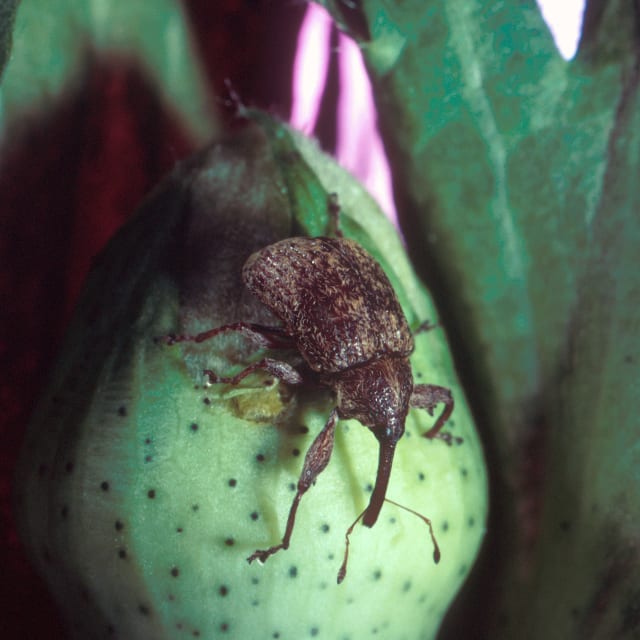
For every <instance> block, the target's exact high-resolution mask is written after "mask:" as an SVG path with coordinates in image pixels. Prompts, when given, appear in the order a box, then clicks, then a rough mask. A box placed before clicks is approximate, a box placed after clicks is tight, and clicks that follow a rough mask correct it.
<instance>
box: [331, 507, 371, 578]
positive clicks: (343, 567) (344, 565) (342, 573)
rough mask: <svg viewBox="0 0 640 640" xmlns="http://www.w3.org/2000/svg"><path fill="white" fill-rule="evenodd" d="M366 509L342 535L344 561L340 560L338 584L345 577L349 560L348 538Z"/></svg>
mask: <svg viewBox="0 0 640 640" xmlns="http://www.w3.org/2000/svg"><path fill="white" fill-rule="evenodd" d="M366 511H367V510H366V509H365V510H364V511H363V512H362V513H361V514H360V515H359V516H358V517H357V518H356V519H355V520H354V521H353V522H352V523H351V526H350V527H349V528H348V529H347V532H346V533H345V535H344V540H345V546H344V559H343V560H342V564H341V565H340V570H339V571H338V584H340V583H341V582H342V581H343V580H344V578H345V576H346V575H347V561H348V560H349V536H350V535H351V533H352V531H353V529H354V527H355V526H356V525H357V524H358V522H360V520H361V518H362V516H363V515H364V514H365V513H366Z"/></svg>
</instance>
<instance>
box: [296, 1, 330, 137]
mask: <svg viewBox="0 0 640 640" xmlns="http://www.w3.org/2000/svg"><path fill="white" fill-rule="evenodd" d="M332 27H333V22H332V20H331V16H330V15H329V14H328V13H327V11H326V10H325V9H324V8H323V7H321V6H320V5H317V4H315V3H313V2H311V3H309V8H308V9H307V12H306V13H305V15H304V19H303V21H302V26H301V27H300V33H299V34H298V46H297V48H296V59H295V61H294V64H293V105H292V107H291V116H290V117H289V122H290V123H291V126H292V127H294V128H296V129H298V130H299V131H302V132H304V133H307V134H310V133H312V132H313V130H314V129H315V126H316V122H317V121H318V112H319V111H320V104H321V101H322V94H323V93H324V88H325V85H326V82H327V71H328V70H329V46H330V43H331V29H332Z"/></svg>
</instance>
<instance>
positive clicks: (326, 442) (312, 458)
mask: <svg viewBox="0 0 640 640" xmlns="http://www.w3.org/2000/svg"><path fill="white" fill-rule="evenodd" d="M337 421H338V410H337V409H333V410H332V411H331V413H330V415H329V419H328V420H327V422H326V424H325V425H324V427H323V428H322V431H320V433H319V434H318V435H317V436H316V439H315V440H314V441H313V442H312V444H311V446H310V447H309V450H308V451H307V455H306V456H305V459H304V465H303V467H302V473H301V474H300V478H299V479H298V491H297V492H296V495H295V497H294V498H293V502H292V504H291V507H290V509H289V517H288V518H287V526H286V528H285V532H284V536H283V538H282V542H280V544H277V545H275V546H273V547H269V548H268V549H262V550H261V549H258V550H257V551H255V552H254V553H252V554H251V555H250V556H249V557H248V558H247V562H249V563H252V562H253V561H254V560H259V561H260V562H265V561H266V560H267V558H269V557H270V556H272V555H273V554H274V553H276V552H278V551H280V549H288V548H289V542H290V540H291V534H292V533H293V527H294V525H295V522H296V512H297V511H298V505H299V504H300V499H301V498H302V496H303V495H304V494H305V493H306V491H307V489H309V487H310V486H311V485H312V484H313V483H314V482H315V481H316V478H317V477H318V476H319V475H320V474H321V473H322V472H323V471H324V470H325V468H326V466H327V465H328V464H329V460H330V459H331V452H332V451H333V442H334V434H335V427H336V423H337Z"/></svg>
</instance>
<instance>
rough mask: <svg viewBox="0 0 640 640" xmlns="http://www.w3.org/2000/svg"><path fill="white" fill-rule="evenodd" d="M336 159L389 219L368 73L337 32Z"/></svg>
mask: <svg viewBox="0 0 640 640" xmlns="http://www.w3.org/2000/svg"><path fill="white" fill-rule="evenodd" d="M338 49H339V56H340V57H339V62H340V94H339V96H338V135H337V143H336V156H337V158H338V162H339V163H340V164H341V165H342V166H343V167H345V168H346V169H348V170H349V171H351V173H353V174H354V175H356V176H357V177H358V178H359V179H360V180H361V181H362V182H363V183H364V184H365V185H366V187H367V189H368V191H369V193H371V195H372V196H373V197H374V198H375V199H376V200H377V202H378V204H379V205H380V207H381V208H382V210H383V211H384V212H385V213H386V214H387V216H389V217H390V218H391V219H392V220H395V219H396V210H395V204H394V202H393V187H392V184H391V169H390V168H389V162H388V161H387V156H386V154H385V152H384V147H383V145H382V139H381V137H380V132H379V130H378V123H377V114H376V108H375V105H374V101H373V92H372V91H371V84H370V82H369V77H368V76H367V72H366V71H365V67H364V62H363V60H362V54H361V53H360V49H359V47H358V45H357V44H356V43H355V42H354V41H353V40H351V38H348V37H347V36H345V35H343V34H340V40H339V45H338Z"/></svg>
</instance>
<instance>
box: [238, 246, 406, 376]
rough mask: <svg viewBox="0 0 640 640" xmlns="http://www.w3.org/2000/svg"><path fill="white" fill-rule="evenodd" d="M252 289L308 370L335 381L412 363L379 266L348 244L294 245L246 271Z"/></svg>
mask: <svg viewBox="0 0 640 640" xmlns="http://www.w3.org/2000/svg"><path fill="white" fill-rule="evenodd" d="M242 278H243V280H244V282H245V284H246V286H247V288H248V289H249V290H250V291H251V292H253V293H254V294H255V295H256V297H258V298H259V299H260V301H261V302H262V303H263V304H265V305H266V306H267V307H269V308H270V309H271V310H272V311H273V312H274V313H275V314H276V315H277V316H278V317H279V318H280V320H282V322H283V324H284V328H285V331H286V333H287V334H288V335H290V336H291V337H292V338H293V340H294V342H295V345H296V348H297V350H298V351H299V352H300V354H301V355H302V356H303V357H304V359H305V360H306V361H307V363H308V364H309V366H310V367H311V369H313V370H314V371H316V372H318V373H324V374H331V373H337V372H340V371H343V370H345V369H350V368H352V367H356V366H358V365H360V364H364V363H365V362H370V361H371V360H374V359H375V358H378V357H380V356H382V355H394V356H401V357H407V356H408V355H409V354H410V353H411V352H412V351H413V337H412V335H411V331H410V329H409V325H408V324H407V321H406V319H405V317H404V313H403V312H402V309H401V307H400V304H399V303H398V299H397V298H396V294H395V292H394V290H393V287H392V286H391V283H390V282H389V279H388V278H387V276H386V275H385V273H384V271H383V270H382V268H381V267H380V265H379V264H378V263H377V262H376V261H375V260H374V259H373V258H372V257H371V256H370V255H369V254H368V253H367V252H366V251H365V250H364V249H363V248H362V247H361V246H360V245H359V244H358V243H357V242H354V241H353V240H348V239H347V238H289V239H287V240H281V241H280V242H276V243H275V244H272V245H270V246H268V247H265V248H264V249H262V250H261V251H258V252H257V253H254V254H253V255H252V256H251V257H250V258H249V259H248V260H247V262H246V263H245V265H244V268H243V270H242Z"/></svg>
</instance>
